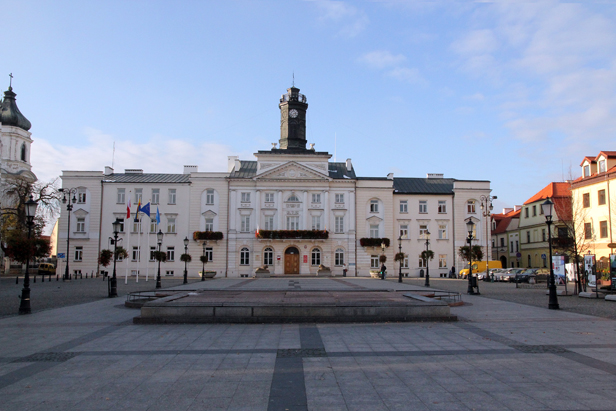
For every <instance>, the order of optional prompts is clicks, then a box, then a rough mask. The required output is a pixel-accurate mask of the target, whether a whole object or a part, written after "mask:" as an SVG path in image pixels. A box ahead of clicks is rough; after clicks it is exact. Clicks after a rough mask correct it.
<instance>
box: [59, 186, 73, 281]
mask: <svg viewBox="0 0 616 411" xmlns="http://www.w3.org/2000/svg"><path fill="white" fill-rule="evenodd" d="M58 191H60V192H61V193H64V197H63V198H62V203H64V204H66V203H67V200H66V194H67V193H68V204H67V205H66V209H67V210H68V230H67V232H66V270H65V271H64V277H63V278H62V281H66V280H69V279H70V278H69V276H68V262H69V260H70V252H71V247H70V245H71V211H72V210H73V204H74V203H76V202H77V198H75V193H76V192H77V189H76V188H60V189H59V190H58ZM71 194H72V195H73V197H72V198H71Z"/></svg>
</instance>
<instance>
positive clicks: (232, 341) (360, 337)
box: [0, 279, 616, 411]
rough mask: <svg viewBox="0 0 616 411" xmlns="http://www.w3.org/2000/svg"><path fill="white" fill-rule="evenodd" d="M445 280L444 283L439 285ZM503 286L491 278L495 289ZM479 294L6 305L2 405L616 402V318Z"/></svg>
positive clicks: (27, 410) (577, 406)
mask: <svg viewBox="0 0 616 411" xmlns="http://www.w3.org/2000/svg"><path fill="white" fill-rule="evenodd" d="M83 281H84V282H85V281H86V280H85V279H84V280H83ZM94 281H97V280H94ZM98 281H99V282H100V283H102V280H100V279H99V280H98ZM256 281H260V280H256ZM325 281H330V280H325ZM346 281H348V282H349V283H357V284H361V285H362V286H364V287H365V286H369V287H374V288H375V289H383V288H382V287H388V288H398V286H396V284H395V283H394V282H391V283H390V284H387V283H389V281H378V280H374V281H369V280H355V279H347V280H346ZM413 281H414V280H410V281H409V283H411V282H413ZM439 281H442V282H443V283H444V284H445V283H446V281H445V280H437V279H435V280H434V281H432V285H433V286H434V287H436V286H437V285H438V284H437V283H438V282H439ZM300 282H301V284H302V286H304V285H306V287H307V286H308V285H309V284H310V280H309V279H302V280H301V281H300ZM276 283H277V282H275V281H270V282H268V285H267V287H275V286H276ZM449 283H450V288H451V289H453V287H460V286H461V285H460V284H462V282H461V281H455V280H450V281H449ZM229 284H233V283H232V282H229V281H224V280H213V281H212V282H211V283H209V284H207V285H205V284H194V285H193V287H197V286H198V287H207V288H216V287H221V288H225V287H227V286H229ZM236 284H237V282H236ZM260 284H265V282H263V283H259V282H257V283H251V284H250V287H255V288H258V287H259V285H260ZM282 284H283V286H284V287H289V284H286V285H284V282H283V283H282ZM323 284H324V285H322V286H325V287H327V286H328V285H327V282H324V283H323ZM36 285H39V283H38V282H37V284H36ZM481 285H482V284H480V287H481ZM332 286H333V287H338V286H339V285H332ZM505 286H510V285H508V284H502V285H501V284H498V285H494V287H493V288H492V289H493V290H494V291H493V293H494V294H493V295H496V290H497V289H500V287H505ZM182 287H185V286H182ZM294 287H295V286H294ZM406 287H408V285H406V284H405V285H404V286H403V288H406ZM41 290H42V287H41ZM462 290H465V288H464V287H463V284H462ZM517 291H519V290H516V292H517ZM524 291H528V290H524ZM533 291H534V290H533ZM481 292H482V295H481V296H467V295H464V297H463V298H464V301H465V302H466V303H467V304H465V305H463V306H460V307H452V313H453V314H455V315H457V316H458V318H459V319H460V321H458V322H455V323H430V322H426V323H376V324H352V323H348V324H267V325H262V324H177V325H134V324H133V323H132V321H131V320H132V318H133V317H134V316H135V315H137V314H138V311H136V310H131V309H128V308H125V307H124V306H123V305H122V302H123V299H122V298H118V299H109V298H98V299H95V301H92V302H88V303H82V304H77V305H71V306H65V307H60V308H56V309H48V310H42V311H38V312H35V313H33V314H32V315H23V316H10V317H5V318H1V319H0V329H2V333H0V352H1V354H0V404H1V406H0V408H1V409H2V410H20V411H35V410H36V411H38V410H51V409H59V410H80V411H83V410H148V411H155V410H185V411H192V410H228V411H240V410H268V411H270V410H271V411H274V410H289V411H290V410H315V411H316V410H613V409H614V408H615V407H614V398H613V387H614V386H616V354H615V353H616V321H614V320H611V319H608V318H601V317H596V316H588V315H582V314H578V313H574V312H570V311H567V310H548V309H547V308H545V307H541V306H535V305H534V304H522V303H516V302H510V301H503V300H500V299H496V298H492V297H491V296H490V292H491V291H490V288H489V287H488V286H487V284H486V287H482V288H481ZM537 298H539V297H537ZM543 298H545V299H546V300H545V301H546V304H545V305H547V297H545V296H543ZM565 298H572V297H563V298H562V299H563V300H564V299H565ZM573 298H575V299H577V297H573ZM33 303H34V302H33ZM595 303H599V302H595ZM603 303H604V304H609V303H606V302H603ZM561 305H562V304H561Z"/></svg>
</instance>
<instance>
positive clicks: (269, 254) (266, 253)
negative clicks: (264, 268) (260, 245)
mask: <svg viewBox="0 0 616 411" xmlns="http://www.w3.org/2000/svg"><path fill="white" fill-rule="evenodd" d="M263 264H265V265H274V250H272V249H271V248H270V247H267V248H266V249H265V250H263Z"/></svg>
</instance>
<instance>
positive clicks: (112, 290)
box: [109, 218, 122, 298]
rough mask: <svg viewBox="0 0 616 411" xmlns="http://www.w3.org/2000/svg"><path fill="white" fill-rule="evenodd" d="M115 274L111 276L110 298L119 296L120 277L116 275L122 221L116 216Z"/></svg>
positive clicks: (114, 229)
mask: <svg viewBox="0 0 616 411" xmlns="http://www.w3.org/2000/svg"><path fill="white" fill-rule="evenodd" d="M111 225H112V226H113V275H112V276H111V280H110V281H109V284H110V286H109V298H111V297H117V296H118V279H117V277H116V262H117V261H118V256H117V251H118V234H119V233H120V228H121V227H122V221H120V219H119V218H116V219H115V221H114V222H113V223H111Z"/></svg>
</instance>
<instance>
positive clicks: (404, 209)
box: [400, 200, 409, 213]
mask: <svg viewBox="0 0 616 411" xmlns="http://www.w3.org/2000/svg"><path fill="white" fill-rule="evenodd" d="M400 212H401V213H408V212H409V202H408V201H407V200H400Z"/></svg>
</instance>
